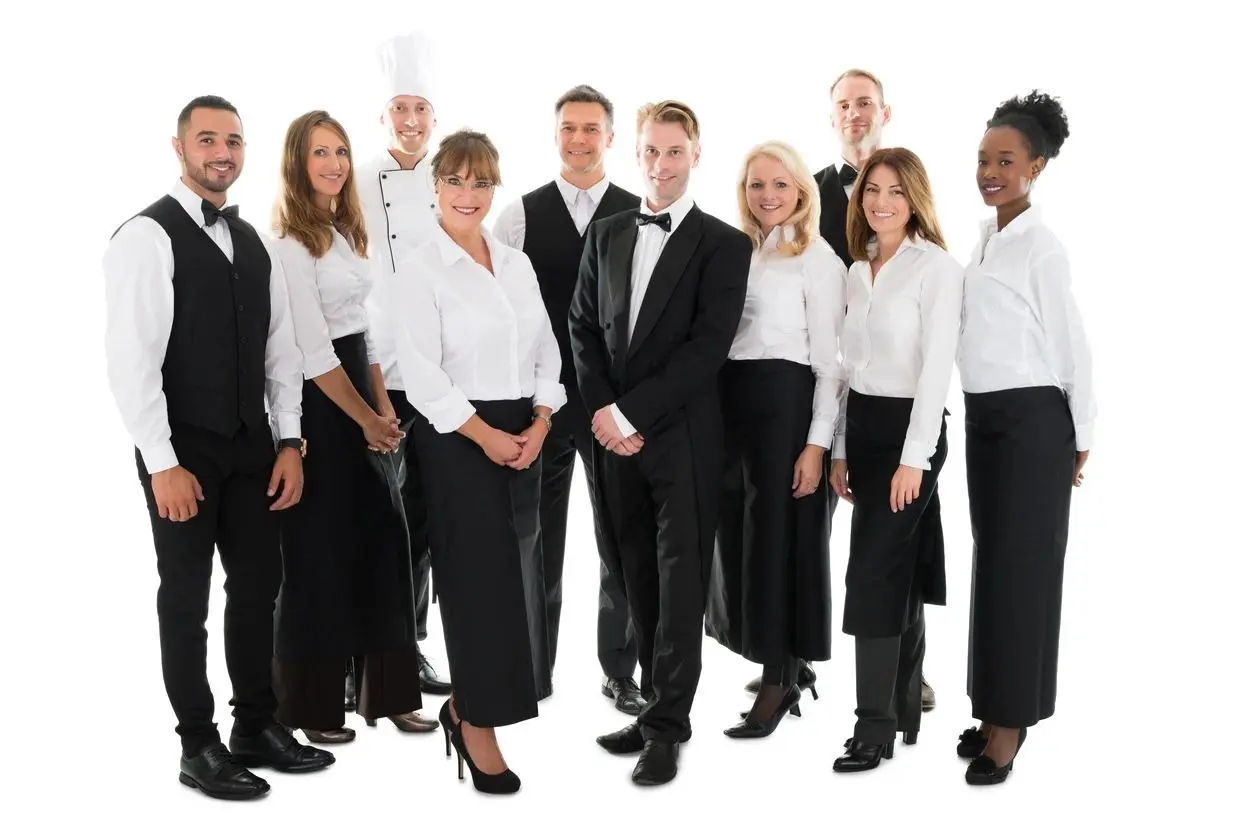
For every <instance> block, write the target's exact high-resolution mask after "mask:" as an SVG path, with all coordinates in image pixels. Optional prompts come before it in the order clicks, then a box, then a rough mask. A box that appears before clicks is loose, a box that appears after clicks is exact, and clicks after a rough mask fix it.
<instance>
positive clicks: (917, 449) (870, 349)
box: [832, 236, 963, 471]
mask: <svg viewBox="0 0 1254 837" xmlns="http://www.w3.org/2000/svg"><path fill="white" fill-rule="evenodd" d="M869 249H870V251H871V253H870V255H871V256H872V257H874V255H875V244H874V242H872V244H871V247H870V248H869ZM962 283H963V278H962V265H960V264H959V263H958V261H957V260H956V259H954V257H953V256H951V255H949V253H947V252H946V251H945V250H944V249H942V248H941V247H939V246H937V245H936V244H933V243H932V242H930V241H927V240H925V239H922V238H915V237H913V236H907V238H906V240H905V241H904V242H902V244H901V246H900V247H898V248H897V252H896V253H894V254H893V256H892V258H890V259H889V260H888V261H887V262H885V263H884V265H883V266H882V267H881V268H880V271H879V274H878V275H877V276H876V277H875V282H874V284H872V282H871V263H870V262H869V261H859V262H854V264H853V265H852V266H851V267H850V268H849V282H848V295H849V312H848V314H847V315H846V317H845V328H844V331H843V332H842V335H841V349H842V353H843V355H844V357H843V363H842V370H841V374H842V376H843V381H844V383H847V385H848V388H850V389H854V390H857V391H858V392H860V393H862V394H863V395H882V396H888V397H891V398H913V399H914V406H913V407H912V408H911V410H910V424H909V427H908V428H907V430H906V439H905V444H904V445H903V447H902V450H901V464H902V465H909V466H911V467H914V468H920V469H922V470H925V471H926V470H930V468H931V466H930V465H929V463H928V460H929V459H930V458H931V457H932V454H934V453H935V452H936V442H937V440H938V439H939V438H940V429H941V421H942V419H943V418H944V412H945V398H946V396H947V395H948V394H949V382H950V379H951V377H952V373H953V367H954V358H955V357H956V356H957V351H958V331H959V329H960V328H961V324H962ZM846 395H847V394H846ZM845 407H846V398H845V397H842V399H841V404H840V419H839V420H838V421H837V425H836V443H835V448H834V449H833V451H832V456H833V457H834V458H836V459H843V458H845Z"/></svg>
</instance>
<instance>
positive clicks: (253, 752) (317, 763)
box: [231, 723, 335, 773]
mask: <svg viewBox="0 0 1254 837" xmlns="http://www.w3.org/2000/svg"><path fill="white" fill-rule="evenodd" d="M231 755H233V756H234V757H235V760H236V761H238V762H239V763H240V764H242V765H244V766H245V767H273V768H274V769H275V770H278V771H281V772H283V773H309V772H310V771H313V770H322V769H323V768H324V767H330V766H331V765H332V764H335V756H333V755H331V754H330V753H328V752H327V751H326V750H319V749H318V748H317V747H310V746H309V745H307V744H301V743H300V742H299V741H297V740H296V739H295V738H293V737H292V734H291V733H290V732H288V731H287V729H285V728H284V727H282V726H280V725H279V724H276V723H271V724H270V725H269V726H267V727H266V728H265V729H263V730H262V731H261V732H259V733H258V734H256V735H249V736H243V735H236V734H235V733H234V732H232V733H231Z"/></svg>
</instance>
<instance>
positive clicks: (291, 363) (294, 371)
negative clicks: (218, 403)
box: [266, 247, 304, 439]
mask: <svg viewBox="0 0 1254 837" xmlns="http://www.w3.org/2000/svg"><path fill="white" fill-rule="evenodd" d="M268 249H270V332H269V335H268V337H267V338H266V397H267V399H268V400H269V403H270V419H271V421H272V422H273V423H274V425H275V428H276V430H277V432H278V434H279V436H278V437H279V438H280V439H298V438H300V417H301V396H302V390H301V387H302V384H303V380H304V376H303V375H302V373H301V367H302V363H303V359H302V357H301V353H300V347H299V346H297V345H296V333H295V331H294V330H293V328H292V312H291V309H290V307H289V302H288V296H287V280H286V276H285V274H284V272H283V265H282V263H281V262H280V261H279V260H278V259H277V258H276V257H275V253H274V250H273V249H271V248H269V247H268Z"/></svg>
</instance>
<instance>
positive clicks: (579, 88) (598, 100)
mask: <svg viewBox="0 0 1254 837" xmlns="http://www.w3.org/2000/svg"><path fill="white" fill-rule="evenodd" d="M568 102H587V103H588V104H591V105H600V106H601V107H602V108H604V109H605V122H606V124H607V125H608V126H609V127H611V128H612V127H614V105H612V104H611V103H610V100H609V99H607V98H605V94H603V93H602V92H601V91H600V90H597V89H596V88H595V87H591V86H589V85H587V84H580V85H576V86H575V87H572V88H571V89H569V90H567V91H566V92H565V93H563V94H562V96H561V98H559V99H558V100H557V106H556V107H554V108H553V115H554V116H556V115H557V114H559V113H561V112H562V106H563V105H565V104H567V103H568Z"/></svg>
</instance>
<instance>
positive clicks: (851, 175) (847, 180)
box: [839, 163, 858, 186]
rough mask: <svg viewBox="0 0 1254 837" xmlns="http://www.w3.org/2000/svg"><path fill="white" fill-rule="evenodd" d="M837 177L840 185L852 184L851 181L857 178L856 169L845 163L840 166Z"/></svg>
mask: <svg viewBox="0 0 1254 837" xmlns="http://www.w3.org/2000/svg"><path fill="white" fill-rule="evenodd" d="M839 177H840V185H841V186H852V185H853V182H854V181H855V180H857V179H858V170H857V169H855V168H854V167H853V166H851V165H849V164H848V163H845V164H844V165H843V166H841V167H840V173H839Z"/></svg>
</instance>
